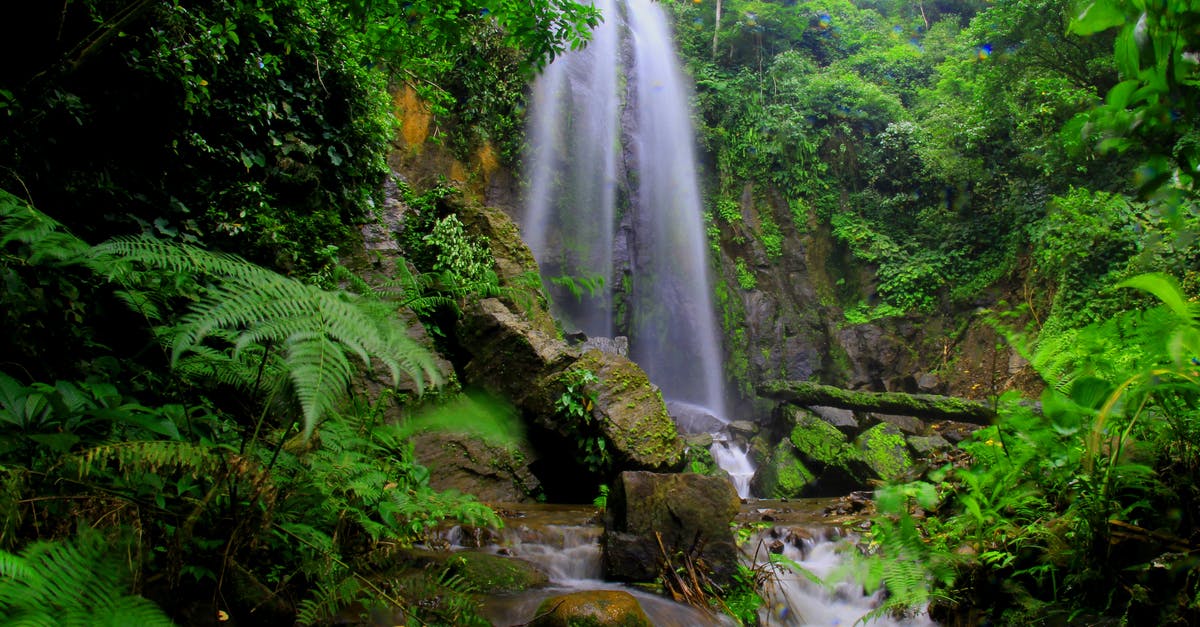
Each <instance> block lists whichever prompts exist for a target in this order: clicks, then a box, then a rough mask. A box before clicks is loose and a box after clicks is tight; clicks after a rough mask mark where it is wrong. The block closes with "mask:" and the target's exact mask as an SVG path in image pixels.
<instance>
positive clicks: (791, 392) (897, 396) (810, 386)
mask: <svg viewBox="0 0 1200 627" xmlns="http://www.w3.org/2000/svg"><path fill="white" fill-rule="evenodd" d="M757 391H758V395H759V396H761V397H763V398H769V399H772V400H776V401H783V402H785V403H791V404H793V405H799V406H801V407H837V408H840V409H851V410H855V411H873V412H880V413H884V414H899V415H902V416H913V417H916V418H921V419H923V420H955V421H958V422H970V423H974V424H980V425H988V424H991V421H992V418H994V417H995V416H996V412H995V411H993V410H992V408H991V407H988V406H987V405H984V404H983V403H978V402H975V401H969V400H967V399H964V398H956V397H953V396H938V395H935V394H903V393H900V392H855V391H853V390H846V389H843V388H839V387H834V386H832V385H821V384H819V383H812V382H809V381H767V382H765V383H763V384H761V385H759V386H758V390H757Z"/></svg>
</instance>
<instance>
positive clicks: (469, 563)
mask: <svg viewBox="0 0 1200 627" xmlns="http://www.w3.org/2000/svg"><path fill="white" fill-rule="evenodd" d="M448 565H449V566H450V568H451V569H453V571H454V573H455V574H457V575H459V576H461V577H462V578H463V581H464V582H466V583H467V584H469V585H470V586H471V589H472V590H476V591H478V592H482V593H485V594H490V593H496V592H519V591H521V590H527V589H529V588H533V587H536V586H541V585H545V584H546V583H547V581H549V579H548V578H547V577H546V574H545V573H543V572H541V571H539V570H538V569H537V568H536V567H534V566H533V565H532V564H530V563H529V562H525V561H522V560H518V559H512V558H507V557H501V556H499V555H490V554H487V553H474V552H469V551H467V552H462V553H458V554H456V555H455V556H454V557H452V558H451V559H450V562H449V564H448Z"/></svg>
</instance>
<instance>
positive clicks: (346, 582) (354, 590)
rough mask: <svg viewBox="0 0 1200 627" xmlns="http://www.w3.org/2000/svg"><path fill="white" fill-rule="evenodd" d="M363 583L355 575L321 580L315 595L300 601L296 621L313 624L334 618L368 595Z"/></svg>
mask: <svg viewBox="0 0 1200 627" xmlns="http://www.w3.org/2000/svg"><path fill="white" fill-rule="evenodd" d="M364 593H365V590H364V588H363V585H362V583H361V582H360V581H359V579H358V578H357V577H355V576H354V575H348V576H345V577H342V578H340V579H338V580H335V581H327V580H321V581H319V582H318V583H317V586H316V590H315V591H314V593H313V596H311V597H308V598H307V599H304V600H303V601H301V602H300V605H299V606H298V607H297V610H298V611H297V613H296V622H297V623H298V624H300V625H313V624H316V623H320V622H323V621H326V620H328V619H331V618H333V617H334V616H336V615H337V613H338V612H339V611H340V610H341V609H342V608H344V607H346V606H348V605H350V604H352V603H355V602H359V601H362V600H363V598H365V597H366V596H367V595H365V594H364Z"/></svg>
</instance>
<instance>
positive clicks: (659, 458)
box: [458, 298, 684, 475]
mask: <svg viewBox="0 0 1200 627" xmlns="http://www.w3.org/2000/svg"><path fill="white" fill-rule="evenodd" d="M458 341H459V345H460V346H462V348H463V350H465V351H466V352H467V353H468V355H469V356H470V361H468V362H467V364H466V366H465V368H464V369H463V376H464V380H465V383H467V384H471V385H477V386H480V387H482V388H484V389H486V390H488V391H490V392H493V393H496V394H499V395H501V396H504V397H505V398H507V399H509V400H511V401H512V402H513V404H514V405H516V406H517V408H518V409H520V410H521V412H522V414H523V415H524V416H525V418H526V420H527V422H528V423H529V424H530V425H531V426H532V427H533V428H534V430H535V431H536V433H531V436H535V437H537V438H540V442H541V444H542V446H541V448H540V449H539V450H540V452H542V453H546V454H544V455H542V457H543V462H544V463H545V464H550V465H553V466H559V465H561V464H564V463H578V462H574V461H573V460H574V459H575V458H576V457H578V455H576V451H575V448H574V447H577V446H578V440H579V439H580V436H581V434H588V433H590V432H591V431H592V430H593V429H598V430H599V433H598V435H601V436H603V437H604V439H605V440H606V446H607V450H608V451H609V452H610V453H611V455H612V459H613V462H614V463H615V467H616V469H619V470H623V469H631V470H656V471H666V470H674V469H677V468H678V467H679V466H680V465H681V464H682V460H683V448H684V447H683V442H682V440H680V439H679V434H678V432H677V431H676V429H675V423H674V422H672V421H671V417H670V416H669V415H668V414H667V409H666V406H665V404H664V403H663V399H662V393H661V392H659V390H658V389H657V388H656V387H654V386H653V385H652V384H651V383H650V380H649V379H648V378H647V377H646V373H645V372H644V371H642V369H641V368H640V367H638V365H637V364H635V363H633V362H632V361H630V360H629V359H627V358H625V357H622V356H620V355H617V354H614V353H608V352H603V351H600V350H596V349H592V350H589V351H586V352H584V353H582V354H581V353H580V352H579V351H578V350H575V349H573V348H571V347H569V346H568V345H567V344H566V342H565V341H563V340H561V339H559V338H557V337H552V336H549V335H547V334H546V333H543V332H542V331H540V330H538V329H536V328H534V327H533V326H532V325H531V324H529V322H527V321H526V320H525V319H524V318H523V317H522V316H520V315H518V314H516V313H514V312H513V311H512V310H511V309H509V307H508V306H507V305H505V304H504V303H502V302H500V301H499V300H496V299H492V298H488V299H483V300H481V301H479V302H478V303H475V304H473V305H471V306H469V307H467V308H466V310H465V311H464V315H463V317H462V319H461V320H460V321H459V324H458ZM577 370H586V371H589V372H591V373H592V374H594V375H595V381H594V382H592V383H590V384H588V385H587V387H586V388H585V390H584V391H585V392H587V393H590V394H592V395H593V396H594V400H595V402H594V403H593V404H592V405H591V407H590V415H589V417H588V421H587V422H588V423H589V424H588V425H581V424H579V421H578V419H576V420H574V421H573V420H572V419H571V418H570V417H568V416H566V415H564V414H563V413H562V412H561V411H560V410H559V407H558V402H559V400H560V399H561V397H562V395H563V393H564V392H566V386H565V379H566V377H567V376H568V373H569V372H571V371H577ZM546 449H550V451H549V452H547V450H546ZM556 454H557V457H556ZM554 474H558V475H566V474H571V473H570V472H566V473H564V472H562V471H561V470H559V471H555V472H554Z"/></svg>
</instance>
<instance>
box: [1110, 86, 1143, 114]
mask: <svg viewBox="0 0 1200 627" xmlns="http://www.w3.org/2000/svg"><path fill="white" fill-rule="evenodd" d="M1140 84H1141V83H1139V82H1138V81H1137V80H1135V79H1130V80H1127V81H1121V82H1120V83H1117V85H1116V87H1113V88H1112V89H1110V90H1108V97H1107V98H1105V102H1107V103H1108V104H1109V106H1112V107H1117V108H1119V109H1124V108H1125V107H1127V106H1129V100H1130V97H1131V96H1132V95H1133V93H1134V92H1135V91H1136V90H1137V88H1138V85H1140Z"/></svg>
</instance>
